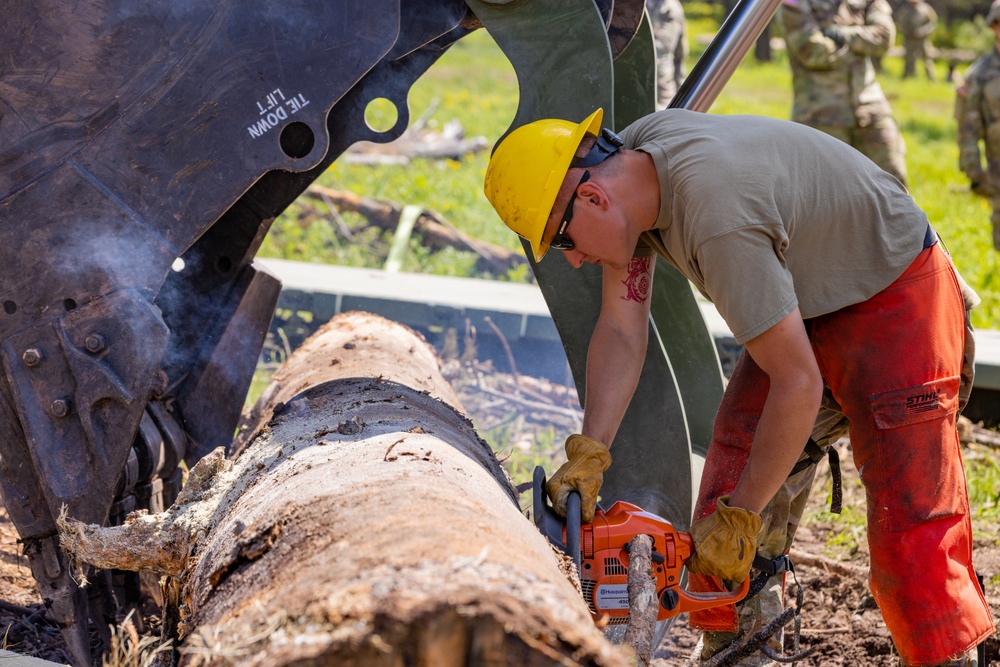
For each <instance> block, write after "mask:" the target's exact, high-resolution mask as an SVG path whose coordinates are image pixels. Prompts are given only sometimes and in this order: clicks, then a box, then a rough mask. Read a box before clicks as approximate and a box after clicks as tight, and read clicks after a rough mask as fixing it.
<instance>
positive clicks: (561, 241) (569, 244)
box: [549, 169, 590, 250]
mask: <svg viewBox="0 0 1000 667" xmlns="http://www.w3.org/2000/svg"><path fill="white" fill-rule="evenodd" d="M589 180H590V170H589V169H588V170H586V171H584V172H583V178H581V179H580V182H579V183H577V184H576V187H575V188H573V194H571V195H570V196H569V202H568V203H567V204H566V212H565V213H563V218H562V223H561V224H560V225H559V229H558V230H557V231H556V235H555V236H553V237H552V240H551V241H550V242H549V247H550V248H552V249H553V250H572V249H573V248H574V247H575V246H574V245H573V239H571V238H570V237H568V236H567V235H566V230H567V229H568V228H569V223H571V222H573V204H574V203H576V191H577V190H579V189H580V186H581V185H583V184H584V183H586V182H587V181H589Z"/></svg>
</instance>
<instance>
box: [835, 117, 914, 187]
mask: <svg viewBox="0 0 1000 667" xmlns="http://www.w3.org/2000/svg"><path fill="white" fill-rule="evenodd" d="M816 129H817V130H822V131H823V132H826V133H827V134H829V135H830V136H832V137H836V138H837V139H840V140H841V141H843V142H844V143H845V144H850V145H851V146H853V147H854V148H856V149H858V150H859V151H861V152H862V153H864V154H865V155H866V156H867V157H868V159H869V160H871V161H872V162H874V163H875V164H877V165H878V166H879V167H881V168H882V169H884V170H885V171H887V172H889V173H890V174H892V175H893V176H895V177H896V178H897V179H898V180H899V182H900V183H902V184H903V185H906V144H905V143H904V142H903V135H902V134H901V133H900V131H899V126H898V125H896V121H895V120H894V119H893V118H892V117H885V118H879V119H878V120H876V121H875V122H874V123H872V124H871V125H868V126H866V127H830V126H825V125H821V126H816Z"/></svg>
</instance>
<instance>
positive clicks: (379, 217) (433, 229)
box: [305, 184, 527, 273]
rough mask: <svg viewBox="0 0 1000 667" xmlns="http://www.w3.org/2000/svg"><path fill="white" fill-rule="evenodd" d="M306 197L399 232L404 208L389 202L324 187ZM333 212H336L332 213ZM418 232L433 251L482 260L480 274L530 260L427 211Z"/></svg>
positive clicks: (310, 190)
mask: <svg viewBox="0 0 1000 667" xmlns="http://www.w3.org/2000/svg"><path fill="white" fill-rule="evenodd" d="M305 197H307V198H312V199H317V200H320V201H323V202H324V203H325V204H327V205H328V206H329V205H330V204H332V205H333V206H334V207H335V209H336V210H338V211H340V212H343V211H353V212H355V213H358V214H360V215H362V216H364V217H365V219H367V220H368V223H369V224H371V225H374V226H375V227H378V228H379V229H383V230H385V231H390V232H391V231H395V229H396V227H397V226H398V225H399V216H400V215H401V214H402V212H403V205H402V204H399V203H397V202H392V201H387V200H385V199H374V198H371V197H362V196H360V195H357V194H354V193H353V192H344V191H341V190H331V189H330V188H325V187H323V186H321V185H316V184H313V185H310V186H309V188H308V189H307V190H306V191H305ZM331 210H333V209H331ZM414 231H415V233H417V234H418V235H420V236H421V238H422V239H423V243H424V245H425V246H427V247H428V248H430V249H431V250H443V249H445V248H457V249H459V250H466V251H470V252H474V253H476V254H477V255H479V257H480V260H479V262H478V263H477V266H476V268H477V269H478V270H480V271H492V272H494V273H497V272H501V273H502V272H506V271H508V270H510V269H514V268H517V267H518V266H521V265H522V264H524V263H525V262H527V259H526V258H525V257H524V254H523V253H521V252H517V251H514V250H508V249H507V248H501V247H500V246H497V245H493V244H492V243H487V242H485V241H480V240H478V239H475V238H473V237H471V236H469V235H468V234H463V233H462V232H460V231H458V230H457V229H455V227H454V226H453V225H452V224H451V223H450V222H448V221H447V220H446V219H445V218H444V217H442V216H441V215H439V214H438V213H436V212H434V211H429V210H424V211H423V212H421V214H420V216H419V217H418V218H417V222H416V224H415V225H414Z"/></svg>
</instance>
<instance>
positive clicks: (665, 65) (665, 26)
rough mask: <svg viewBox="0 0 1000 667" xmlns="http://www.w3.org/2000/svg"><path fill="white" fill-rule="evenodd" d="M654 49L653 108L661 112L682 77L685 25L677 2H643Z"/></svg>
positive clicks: (664, 0) (683, 73)
mask: <svg viewBox="0 0 1000 667" xmlns="http://www.w3.org/2000/svg"><path fill="white" fill-rule="evenodd" d="M646 10H647V11H648V12H649V19H650V21H651V22H652V24H653V43H654V44H655V46H656V105H657V109H665V108H666V107H667V105H668V104H669V103H670V100H671V99H673V97H674V95H676V94H677V89H678V88H679V87H680V85H681V83H683V82H684V77H685V75H686V72H685V69H684V59H685V58H687V56H688V44H687V21H686V20H685V17H684V8H683V7H682V6H681V3H680V0H646Z"/></svg>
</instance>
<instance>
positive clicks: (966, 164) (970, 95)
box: [955, 0, 1000, 250]
mask: <svg viewBox="0 0 1000 667" xmlns="http://www.w3.org/2000/svg"><path fill="white" fill-rule="evenodd" d="M986 24H987V25H989V26H990V28H992V29H993V34H994V35H995V43H994V46H993V50H992V51H990V52H989V53H988V54H986V55H985V56H983V57H982V58H980V59H979V60H977V61H976V62H974V63H972V65H971V66H970V67H969V69H968V70H967V71H966V73H965V77H964V81H962V82H960V83H959V85H958V90H957V94H956V95H955V117H956V119H957V121H958V166H959V168H960V169H961V170H962V171H963V172H964V173H965V175H966V176H967V177H968V178H969V183H970V185H971V186H972V191H973V192H975V193H976V194H978V195H982V196H983V197H989V198H991V199H992V201H993V215H992V216H991V220H992V222H993V247H994V248H996V249H997V250H1000V197H998V195H997V192H996V187H995V184H998V183H1000V0H994V2H993V5H992V6H991V7H990V11H989V14H987V15H986ZM980 141H982V142H983V144H984V145H985V148H986V165H987V168H986V170H984V169H983V160H982V155H981V154H980V152H979V142H980Z"/></svg>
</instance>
